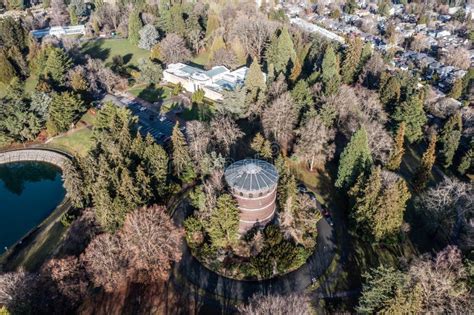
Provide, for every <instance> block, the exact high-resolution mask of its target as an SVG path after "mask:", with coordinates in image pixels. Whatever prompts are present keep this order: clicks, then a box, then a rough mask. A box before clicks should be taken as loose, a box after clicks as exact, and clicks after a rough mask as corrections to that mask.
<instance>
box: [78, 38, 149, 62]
mask: <svg viewBox="0 0 474 315" xmlns="http://www.w3.org/2000/svg"><path fill="white" fill-rule="evenodd" d="M81 51H82V53H84V54H88V55H90V56H91V57H92V58H98V59H101V60H103V61H105V62H106V64H107V63H111V62H112V58H113V57H114V56H116V55H120V56H122V58H123V59H124V62H125V64H126V65H129V66H137V64H138V60H139V59H140V58H147V57H148V56H149V55H150V52H149V51H147V50H144V49H140V48H138V47H136V46H134V45H132V44H131V43H130V42H129V41H128V40H126V39H98V40H95V41H89V42H86V43H85V44H84V45H83V47H82V50H81Z"/></svg>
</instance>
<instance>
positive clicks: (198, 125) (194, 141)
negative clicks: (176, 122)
mask: <svg viewBox="0 0 474 315" xmlns="http://www.w3.org/2000/svg"><path fill="white" fill-rule="evenodd" d="M186 136H187V139H188V143H189V153H190V154H191V157H192V158H193V160H194V163H195V164H196V165H199V163H200V161H201V160H202V159H203V158H204V156H205V154H206V153H207V149H208V148H209V142H210V140H211V131H210V130H209V128H208V127H207V126H206V125H205V124H204V123H202V122H200V121H197V120H193V121H190V122H188V123H187V124H186Z"/></svg>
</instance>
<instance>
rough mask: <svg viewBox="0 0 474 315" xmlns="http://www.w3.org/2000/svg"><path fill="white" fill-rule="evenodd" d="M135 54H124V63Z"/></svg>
mask: <svg viewBox="0 0 474 315" xmlns="http://www.w3.org/2000/svg"><path fill="white" fill-rule="evenodd" d="M132 57H133V54H126V55H124V56H123V63H124V64H125V65H126V64H127V63H129V62H130V60H132Z"/></svg>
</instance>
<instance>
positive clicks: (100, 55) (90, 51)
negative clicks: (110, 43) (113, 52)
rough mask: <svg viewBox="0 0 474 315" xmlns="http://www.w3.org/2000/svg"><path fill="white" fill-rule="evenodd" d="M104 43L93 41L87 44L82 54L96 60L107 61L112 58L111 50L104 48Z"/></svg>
mask: <svg viewBox="0 0 474 315" xmlns="http://www.w3.org/2000/svg"><path fill="white" fill-rule="evenodd" d="M103 43H104V42H103V41H102V40H98V41H93V42H89V43H87V44H86V45H85V46H84V48H83V49H82V53H83V54H85V55H89V56H91V58H94V59H100V60H102V61H105V60H106V59H107V58H108V57H109V56H110V48H103V47H102V45H103Z"/></svg>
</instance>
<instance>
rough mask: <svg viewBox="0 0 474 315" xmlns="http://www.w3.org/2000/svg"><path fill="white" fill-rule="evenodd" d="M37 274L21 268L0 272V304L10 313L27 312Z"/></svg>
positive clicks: (29, 310) (34, 288)
mask: <svg viewBox="0 0 474 315" xmlns="http://www.w3.org/2000/svg"><path fill="white" fill-rule="evenodd" d="M37 282H38V276H37V275H36V274H32V273H27V272H25V271H23V270H20V271H18V272H9V273H4V274H0V305H5V306H6V307H7V308H8V310H9V311H10V312H12V313H15V312H16V313H24V312H26V313H29V312H31V311H32V310H31V309H30V303H31V299H32V296H33V294H34V291H35V290H36V286H37V285H36V284H37Z"/></svg>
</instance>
